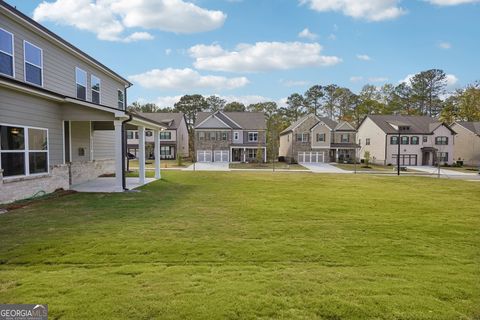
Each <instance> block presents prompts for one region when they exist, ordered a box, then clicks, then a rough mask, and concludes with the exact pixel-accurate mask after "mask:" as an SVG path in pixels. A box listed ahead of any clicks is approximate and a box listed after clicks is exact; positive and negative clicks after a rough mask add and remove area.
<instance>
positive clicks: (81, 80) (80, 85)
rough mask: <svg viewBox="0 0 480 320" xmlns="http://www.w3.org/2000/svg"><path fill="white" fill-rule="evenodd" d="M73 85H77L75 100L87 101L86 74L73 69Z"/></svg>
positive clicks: (80, 70) (78, 69)
mask: <svg viewBox="0 0 480 320" xmlns="http://www.w3.org/2000/svg"><path fill="white" fill-rule="evenodd" d="M75 83H76V84H77V98H78V99H82V100H87V73H86V72H85V71H83V70H82V69H80V68H75Z"/></svg>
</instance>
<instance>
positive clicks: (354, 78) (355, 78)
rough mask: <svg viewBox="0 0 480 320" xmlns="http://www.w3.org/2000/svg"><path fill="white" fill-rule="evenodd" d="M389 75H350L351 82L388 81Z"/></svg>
mask: <svg viewBox="0 0 480 320" xmlns="http://www.w3.org/2000/svg"><path fill="white" fill-rule="evenodd" d="M387 81H388V78H387V77H370V78H365V77H362V76H352V77H350V82H353V83H358V82H370V83H378V82H387Z"/></svg>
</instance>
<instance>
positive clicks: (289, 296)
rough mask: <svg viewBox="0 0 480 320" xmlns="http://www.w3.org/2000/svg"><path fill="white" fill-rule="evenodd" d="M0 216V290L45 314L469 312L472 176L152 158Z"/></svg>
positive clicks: (479, 210) (479, 268)
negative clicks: (174, 164)
mask: <svg viewBox="0 0 480 320" xmlns="http://www.w3.org/2000/svg"><path fill="white" fill-rule="evenodd" d="M163 177H164V180H162V181H159V182H155V183H152V184H150V185H148V186H145V187H144V188H143V189H142V192H139V193H123V194H112V195H107V194H74V195H69V196H65V197H62V198H59V199H55V200H45V201H39V202H37V203H35V204H33V205H30V206H28V207H25V208H23V209H19V210H15V211H12V212H9V213H6V214H3V215H0V301H1V302H2V303H48V305H49V312H50V319H224V318H228V319H252V318H262V319H278V318H283V319H328V320H333V319H435V320H436V319H455V320H457V319H476V320H478V319H480V245H479V244H480V185H479V184H478V183H473V182H466V181H456V180H455V181H453V180H448V179H431V178H425V177H400V178H397V177H387V176H365V175H357V176H355V175H333V174H329V175H320V174H315V175H314V174H309V173H275V174H273V173H268V172H266V173H259V172H255V173H249V172H228V173H215V172H173V171H170V172H163Z"/></svg>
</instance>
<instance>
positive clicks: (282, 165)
mask: <svg viewBox="0 0 480 320" xmlns="http://www.w3.org/2000/svg"><path fill="white" fill-rule="evenodd" d="M230 169H271V170H273V163H271V162H267V163H230ZM275 169H281V170H308V169H307V168H305V167H304V166H302V165H299V164H288V163H285V162H276V163H275Z"/></svg>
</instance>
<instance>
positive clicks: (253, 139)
mask: <svg viewBox="0 0 480 320" xmlns="http://www.w3.org/2000/svg"><path fill="white" fill-rule="evenodd" d="M257 141H258V132H249V133H248V142H257Z"/></svg>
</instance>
